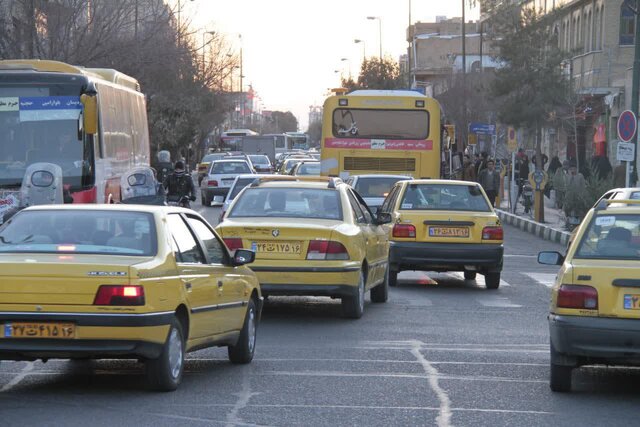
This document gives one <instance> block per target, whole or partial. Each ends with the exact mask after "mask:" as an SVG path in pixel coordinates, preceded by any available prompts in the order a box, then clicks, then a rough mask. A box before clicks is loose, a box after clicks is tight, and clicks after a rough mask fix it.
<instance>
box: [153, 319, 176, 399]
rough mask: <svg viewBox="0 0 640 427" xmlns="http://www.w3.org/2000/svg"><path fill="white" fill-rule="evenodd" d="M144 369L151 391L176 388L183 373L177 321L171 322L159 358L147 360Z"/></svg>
mask: <svg viewBox="0 0 640 427" xmlns="http://www.w3.org/2000/svg"><path fill="white" fill-rule="evenodd" d="M145 368H146V374H147V381H148V383H149V385H150V387H151V388H152V389H154V390H158V391H173V390H175V389H176V388H178V385H179V384H180V381H182V374H183V372H184V335H183V332H182V325H180V322H178V320H177V319H175V318H174V319H173V320H172V321H171V325H170V327H169V334H168V335H167V341H166V342H165V343H164V346H163V347H162V353H160V357H158V358H157V359H149V360H147V361H146V364H145Z"/></svg>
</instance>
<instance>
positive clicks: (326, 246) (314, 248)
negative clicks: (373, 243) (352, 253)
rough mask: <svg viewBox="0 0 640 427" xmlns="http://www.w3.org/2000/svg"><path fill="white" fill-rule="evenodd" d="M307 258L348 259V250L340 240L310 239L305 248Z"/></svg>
mask: <svg viewBox="0 0 640 427" xmlns="http://www.w3.org/2000/svg"><path fill="white" fill-rule="evenodd" d="M307 259H309V260H348V259H349V252H347V248H345V247H344V245H343V244H342V243H340V242H335V241H333V240H312V241H310V242H309V249H307Z"/></svg>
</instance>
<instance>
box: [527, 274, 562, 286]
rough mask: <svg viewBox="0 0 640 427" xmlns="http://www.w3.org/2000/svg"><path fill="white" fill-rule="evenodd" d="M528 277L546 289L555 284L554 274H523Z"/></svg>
mask: <svg viewBox="0 0 640 427" xmlns="http://www.w3.org/2000/svg"><path fill="white" fill-rule="evenodd" d="M524 274H525V275H527V276H529V277H530V278H531V279H533V280H535V281H536V282H538V283H540V284H541V285H544V286H546V287H547V288H552V287H553V284H554V283H555V282H556V274H554V273H524Z"/></svg>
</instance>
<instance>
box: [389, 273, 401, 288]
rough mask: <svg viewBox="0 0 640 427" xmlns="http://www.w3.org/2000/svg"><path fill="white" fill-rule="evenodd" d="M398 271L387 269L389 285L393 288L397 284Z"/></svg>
mask: <svg viewBox="0 0 640 427" xmlns="http://www.w3.org/2000/svg"><path fill="white" fill-rule="evenodd" d="M398 273H399V271H392V270H391V269H389V286H391V287H393V288H395V287H396V286H398Z"/></svg>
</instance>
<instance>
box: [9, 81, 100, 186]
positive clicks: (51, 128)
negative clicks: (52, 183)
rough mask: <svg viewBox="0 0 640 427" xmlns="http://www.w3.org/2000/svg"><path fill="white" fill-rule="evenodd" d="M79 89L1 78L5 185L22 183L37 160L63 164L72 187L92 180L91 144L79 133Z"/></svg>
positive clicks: (66, 178)
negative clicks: (15, 82) (10, 82)
mask: <svg viewBox="0 0 640 427" xmlns="http://www.w3.org/2000/svg"><path fill="white" fill-rule="evenodd" d="M80 92H81V88H80V86H78V85H70V84H69V85H58V84H56V85H52V86H49V87H46V86H43V85H38V86H35V85H32V86H28V87H27V86H18V85H7V84H3V83H0V135H1V137H0V187H2V188H11V187H19V186H20V185H21V183H22V180H23V177H24V174H25V171H26V168H27V166H29V165H31V164H33V163H38V162H47V163H54V164H56V165H58V166H60V167H61V168H62V175H63V180H64V184H65V185H69V186H70V187H71V188H82V187H83V186H86V185H89V184H91V183H92V182H91V181H92V180H91V177H90V173H91V167H92V161H91V160H92V152H91V144H88V143H85V141H84V140H83V139H79V138H78V137H79V118H80V112H81V111H82V110H81V109H82V106H81V103H80ZM80 136H82V134H81V133H80Z"/></svg>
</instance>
